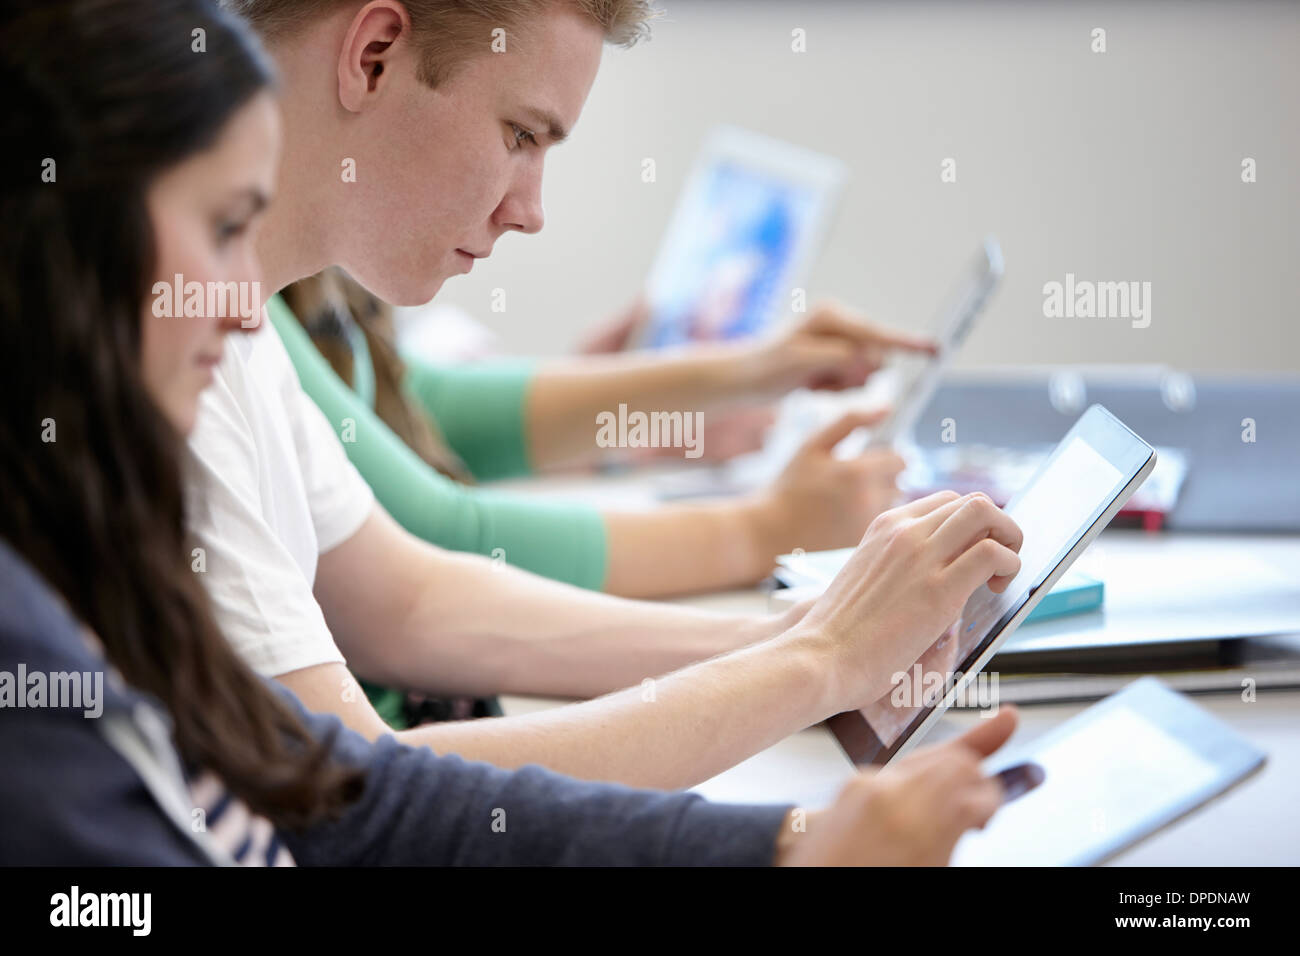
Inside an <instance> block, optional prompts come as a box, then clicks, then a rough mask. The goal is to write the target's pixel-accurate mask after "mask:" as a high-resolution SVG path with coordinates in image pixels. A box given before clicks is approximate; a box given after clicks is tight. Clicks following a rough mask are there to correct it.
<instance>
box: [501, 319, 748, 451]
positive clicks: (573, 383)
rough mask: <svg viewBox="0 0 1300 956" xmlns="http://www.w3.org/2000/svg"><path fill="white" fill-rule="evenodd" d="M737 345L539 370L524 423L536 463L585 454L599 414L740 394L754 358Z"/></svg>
mask: <svg viewBox="0 0 1300 956" xmlns="http://www.w3.org/2000/svg"><path fill="white" fill-rule="evenodd" d="M743 355H744V352H743V349H742V348H741V347H740V346H735V345H710V346H697V347H695V348H692V349H689V350H682V351H680V352H665V353H654V354H649V355H646V354H636V353H632V354H623V355H601V356H584V357H583V358H582V359H581V360H557V361H554V362H550V363H547V364H546V365H543V366H542V367H541V368H540V369H538V371H537V373H536V375H535V376H534V379H533V382H532V385H531V387H530V389H529V392H528V398H527V406H526V409H525V422H526V426H527V436H528V445H529V459H530V461H531V462H532V464H533V467H535V468H546V467H555V466H559V465H571V464H575V463H578V462H584V461H590V460H592V459H593V458H595V457H596V456H597V454H598V453H599V451H600V449H599V447H598V446H597V444H596V432H597V423H596V416H598V415H599V414H601V413H602V412H610V413H613V414H615V415H617V414H618V411H619V406H620V405H626V406H627V410H628V412H637V411H639V412H646V413H649V412H655V411H662V412H673V411H677V412H683V413H687V412H697V411H704V410H706V409H708V408H710V407H714V406H716V405H719V404H721V403H724V402H727V401H734V400H737V399H740V398H743V397H745V396H746V395H747V394H748V393H749V391H750V390H751V388H752V384H753V382H754V381H755V380H756V377H755V370H754V369H753V367H752V364H753V363H750V362H746V361H744V360H743Z"/></svg>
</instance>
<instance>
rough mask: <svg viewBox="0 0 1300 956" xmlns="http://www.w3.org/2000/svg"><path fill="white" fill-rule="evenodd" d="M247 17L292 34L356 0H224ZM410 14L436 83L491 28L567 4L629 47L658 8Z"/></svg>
mask: <svg viewBox="0 0 1300 956" xmlns="http://www.w3.org/2000/svg"><path fill="white" fill-rule="evenodd" d="M222 2H223V3H224V5H225V6H227V7H229V8H230V9H232V10H234V11H236V12H237V13H239V14H240V15H242V16H244V17H245V18H247V19H248V20H249V22H250V23H252V24H253V26H254V27H255V28H256V29H257V31H258V32H259V33H261V34H262V36H263V37H264V38H265V39H266V40H267V42H268V43H274V42H275V41H277V40H280V39H282V38H284V37H286V36H289V35H292V34H293V33H295V32H296V31H297V30H298V29H300V28H301V27H302V26H303V25H304V24H306V23H307V22H309V21H311V20H312V19H314V18H316V17H318V16H320V15H321V14H322V13H332V12H333V11H334V10H335V9H337V8H339V7H341V6H343V5H344V4H346V3H358V2H359V0H222ZM401 2H402V4H403V6H405V7H406V10H407V13H409V14H410V17H411V27H412V30H413V32H414V42H415V43H416V45H417V46H418V47H419V49H420V52H421V56H422V59H421V65H420V79H421V80H423V81H424V82H425V83H428V84H429V85H430V86H437V85H438V84H439V83H441V82H443V81H444V80H446V79H447V77H449V76H450V75H451V74H452V72H453V71H454V70H455V69H456V67H458V66H460V65H461V64H462V63H464V62H465V61H466V60H468V59H470V58H471V57H472V56H474V55H475V53H476V52H484V53H486V52H488V51H489V50H490V48H491V43H492V41H493V37H494V34H493V31H494V30H496V29H498V28H500V29H504V30H505V31H506V33H507V35H509V34H511V33H515V32H520V31H526V29H527V24H528V22H529V21H530V20H532V19H534V18H536V17H538V16H540V15H541V14H542V13H544V12H546V11H547V10H549V9H552V8H556V7H569V8H571V9H576V10H577V11H578V12H579V13H581V14H582V15H583V16H585V17H587V18H588V19H589V20H591V21H592V22H593V23H595V24H596V25H597V26H599V27H600V28H601V30H602V31H604V34H605V39H606V42H608V43H612V44H613V45H615V46H620V47H625V48H626V47H630V46H633V45H635V44H636V43H637V42H638V41H640V40H645V39H649V37H650V22H651V21H652V20H653V19H655V18H656V17H658V16H659V15H660V13H661V12H662V11H660V10H658V9H657V8H656V7H655V5H654V0H401Z"/></svg>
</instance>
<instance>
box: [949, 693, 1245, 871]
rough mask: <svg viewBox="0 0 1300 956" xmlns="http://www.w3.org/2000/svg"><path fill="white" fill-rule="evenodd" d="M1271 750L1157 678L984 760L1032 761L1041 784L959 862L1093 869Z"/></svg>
mask: <svg viewBox="0 0 1300 956" xmlns="http://www.w3.org/2000/svg"><path fill="white" fill-rule="evenodd" d="M1265 760H1266V756H1265V754H1264V752H1263V751H1262V750H1260V749H1259V748H1258V747H1256V746H1255V745H1254V744H1252V743H1250V742H1249V741H1247V740H1246V739H1244V738H1243V737H1241V736H1240V735H1239V734H1237V733H1236V732H1235V731H1234V730H1233V729H1232V728H1231V727H1229V726H1228V725H1227V724H1225V723H1223V721H1221V720H1219V719H1218V718H1216V717H1215V716H1214V715H1213V714H1210V713H1208V712H1207V711H1206V710H1205V709H1203V708H1201V707H1198V706H1197V705H1196V704H1194V703H1192V701H1190V700H1189V699H1188V698H1186V697H1184V696H1183V695H1182V694H1178V693H1175V692H1174V691H1172V690H1170V689H1169V688H1168V687H1167V686H1165V685H1164V684H1163V683H1161V682H1160V681H1159V680H1157V679H1156V678H1154V677H1144V678H1142V679H1141V680H1137V681H1134V682H1133V683H1131V684H1129V685H1128V686H1127V687H1125V688H1124V689H1123V690H1121V691H1119V692H1118V693H1115V694H1112V695H1111V696H1110V697H1108V698H1106V699H1105V700H1103V701H1101V702H1100V703H1098V704H1095V705H1093V706H1092V707H1089V708H1088V709H1087V710H1085V711H1084V712H1083V713H1081V714H1079V715H1078V716H1076V717H1074V718H1072V719H1071V720H1068V721H1066V722H1065V723H1064V724H1062V725H1061V726H1060V727H1057V728H1056V729H1055V730H1053V731H1051V732H1049V733H1047V734H1045V735H1044V736H1042V737H1039V738H1037V739H1036V740H1033V741H1031V742H1030V743H1028V744H1027V745H1025V746H1022V747H1012V748H1008V750H1007V752H1006V753H1001V752H1000V753H997V754H994V755H993V756H992V757H990V758H989V759H988V760H987V761H985V764H984V766H985V769H986V770H987V771H988V772H989V773H997V772H998V771H1000V770H1002V769H1004V768H1006V767H1010V766H1013V765H1015V764H1017V763H1022V762H1024V761H1033V762H1034V763H1036V764H1038V765H1039V766H1040V767H1042V768H1043V771H1044V777H1043V782H1042V783H1040V784H1039V785H1038V786H1037V788H1035V789H1033V790H1031V791H1029V792H1028V793H1027V794H1025V795H1024V796H1021V797H1019V798H1018V799H1017V800H1015V801H1014V802H1012V803H1008V804H1006V805H1005V806H1003V807H1002V808H1001V809H1000V810H998V812H997V813H996V814H995V815H994V816H993V819H992V820H990V821H989V823H988V825H987V826H986V827H985V828H984V829H983V830H974V831H971V832H970V833H967V834H966V835H965V836H963V837H962V838H961V840H960V841H958V843H957V847H956V849H955V850H954V852H953V857H952V863H953V865H955V866H1091V865H1092V864H1095V863H1100V862H1102V861H1104V860H1106V859H1108V858H1110V857H1112V856H1114V855H1115V854H1117V853H1119V852H1120V851H1121V850H1124V849H1126V848H1128V847H1130V846H1132V845H1133V844H1135V843H1137V842H1139V841H1141V840H1144V839H1146V838H1147V837H1149V836H1151V835H1152V834H1153V833H1155V832H1157V831H1158V830H1160V829H1162V828H1164V827H1166V826H1168V825H1169V824H1170V823H1172V822H1174V821H1175V820H1177V819H1179V818H1180V817H1183V816H1185V815H1186V814H1188V813H1190V812H1191V811H1192V810H1194V809H1196V808H1197V807H1199V806H1201V805H1202V804H1204V803H1206V802H1207V801H1209V800H1212V799H1214V798H1215V797H1217V796H1219V795H1221V794H1223V793H1224V792H1226V791H1227V790H1228V789H1230V788H1231V787H1232V786H1233V785H1234V784H1236V783H1238V782H1240V781H1241V780H1244V779H1245V778H1247V777H1249V776H1250V775H1251V774H1253V773H1254V772H1255V771H1257V770H1258V769H1259V768H1260V767H1262V766H1263V765H1264V762H1265Z"/></svg>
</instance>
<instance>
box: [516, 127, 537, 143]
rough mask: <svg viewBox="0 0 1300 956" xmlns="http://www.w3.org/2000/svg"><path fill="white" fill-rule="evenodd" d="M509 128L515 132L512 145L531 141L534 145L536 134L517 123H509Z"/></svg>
mask: <svg viewBox="0 0 1300 956" xmlns="http://www.w3.org/2000/svg"><path fill="white" fill-rule="evenodd" d="M510 130H511V132H513V133H514V134H515V142H514V145H515V146H516V147H518V146H519V145H521V144H523V143H531V144H532V145H534V146H536V145H537V135H536V134H535V133H534V132H533V131H532V130H530V129H526V128H525V127H523V126H520V125H519V124H518V123H511V124H510Z"/></svg>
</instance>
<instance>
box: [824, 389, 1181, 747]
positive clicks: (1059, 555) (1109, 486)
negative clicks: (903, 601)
mask: <svg viewBox="0 0 1300 956" xmlns="http://www.w3.org/2000/svg"><path fill="white" fill-rule="evenodd" d="M1155 463H1156V453H1155V451H1153V450H1152V448H1151V446H1150V445H1148V444H1147V443H1146V442H1144V441H1143V440H1142V439H1141V438H1139V437H1138V436H1137V435H1135V434H1134V433H1133V432H1132V431H1130V430H1129V429H1128V428H1127V427H1126V426H1125V425H1124V424H1123V423H1122V422H1121V421H1120V420H1119V419H1118V418H1116V417H1115V416H1114V415H1112V414H1111V413H1110V412H1108V411H1107V410H1106V409H1105V408H1103V407H1102V406H1100V405H1093V406H1092V407H1091V408H1089V409H1088V410H1087V411H1086V412H1084V413H1083V415H1082V416H1081V417H1080V418H1079V420H1078V421H1077V422H1075V424H1074V427H1072V428H1071V429H1070V430H1069V432H1067V433H1066V435H1065V437H1064V438H1062V439H1061V441H1060V443H1059V444H1058V445H1057V446H1056V448H1055V449H1054V450H1053V451H1052V453H1051V454H1050V455H1049V456H1048V457H1047V458H1046V459H1045V460H1044V461H1043V462H1042V464H1040V465H1039V467H1038V470H1037V471H1036V472H1035V474H1034V476H1033V477H1032V478H1031V479H1030V480H1029V482H1028V484H1027V485H1026V486H1025V487H1024V488H1022V489H1021V490H1020V492H1019V493H1018V494H1016V495H1015V496H1014V497H1013V498H1012V499H1011V500H1010V501H1009V502H1008V503H1007V506H1006V508H1005V509H1004V510H1005V511H1006V512H1007V513H1008V514H1009V515H1011V517H1012V518H1014V519H1015V521H1016V524H1018V525H1019V526H1020V530H1021V531H1022V532H1023V533H1024V543H1023V544H1022V545H1021V548H1020V562H1021V564H1020V573H1019V574H1017V575H1016V576H1015V577H1014V578H1013V579H1012V580H1011V582H1010V583H1009V584H1008V585H1007V587H1006V589H1005V590H1004V591H1003V592H1002V593H1001V594H995V593H994V592H993V591H991V590H989V588H988V586H987V585H981V586H980V587H979V589H978V590H976V591H975V593H974V594H972V595H971V597H970V600H968V601H967V602H966V606H965V607H964V608H963V609H962V613H961V616H960V617H959V618H958V619H957V622H956V623H955V624H954V625H953V626H952V627H951V628H949V630H948V631H947V632H946V633H945V634H944V635H942V636H941V637H940V638H939V639H938V640H936V641H935V643H934V644H933V645H931V647H930V648H929V650H927V651H926V652H925V654H924V655H923V656H922V658H921V660H920V661H919V662H917V663H916V664H914V665H913V668H912V669H909V671H908V672H907V673H905V674H903V675H902V676H901V677H900V676H896V675H891V678H894V684H895V686H894V690H893V692H891V693H890V694H888V695H886V697H885V698H884V699H883V700H881V701H878V702H876V703H875V704H873V705H871V706H869V707H867V708H866V709H864V710H854V711H848V712H846V713H843V714H837V715H836V716H834V717H832V718H831V719H830V720H829V721H828V722H827V724H828V726H829V727H830V729H831V731H832V733H833V734H834V735H835V738H836V739H837V740H838V741H839V742H840V745H841V746H842V747H843V748H844V751H845V753H847V754H848V756H849V758H850V759H851V760H853V761H854V763H859V764H885V763H888V762H889V761H891V760H893V759H895V758H896V757H898V756H900V755H902V754H904V753H906V752H907V751H908V750H910V749H911V748H912V747H914V746H915V745H916V744H917V743H918V742H919V741H920V740H921V738H922V737H923V736H925V734H926V732H927V731H929V729H930V728H931V727H932V726H934V724H935V723H936V722H937V721H938V719H939V718H940V716H942V714H943V712H944V711H945V710H947V709H948V708H949V707H950V706H952V704H953V701H954V700H955V699H956V698H957V696H958V694H963V695H968V696H967V697H966V699H967V700H969V699H970V698H969V694H968V687H969V688H971V689H970V691H969V693H978V692H979V690H980V688H979V687H976V686H974V685H972V683H971V682H972V681H974V679H975V678H976V675H978V674H979V672H980V671H981V670H983V669H984V666H985V665H986V664H987V663H988V662H989V659H990V658H991V657H992V656H993V654H994V652H995V651H997V649H998V648H999V647H1000V646H1001V645H1002V643H1003V642H1004V641H1006V639H1007V638H1008V637H1010V636H1011V634H1012V633H1013V632H1014V631H1015V629H1016V628H1017V627H1019V626H1020V624H1021V622H1022V621H1024V619H1025V618H1026V617H1028V616H1029V613H1030V612H1031V611H1032V610H1033V609H1034V608H1035V607H1036V606H1037V604H1038V602H1039V601H1040V600H1042V598H1043V597H1044V596H1045V595H1046V594H1047V592H1048V591H1050V590H1051V589H1052V585H1054V584H1055V583H1056V582H1057V580H1059V579H1060V577H1061V575H1063V574H1065V572H1066V571H1068V570H1069V568H1070V565H1072V564H1073V563H1074V561H1075V559H1076V558H1078V556H1079V555H1080V554H1082V553H1083V551H1084V549H1085V548H1087V547H1088V545H1089V544H1091V543H1092V541H1093V539H1094V538H1096V537H1097V535H1098V534H1100V533H1101V531H1102V529H1103V528H1105V527H1106V525H1108V524H1109V523H1110V521H1111V519H1112V518H1114V517H1115V514H1116V513H1117V512H1118V511H1119V510H1120V508H1122V507H1123V506H1124V503H1125V502H1126V501H1128V499H1129V498H1130V497H1131V496H1132V494H1133V492H1134V491H1136V490H1137V488H1138V486H1139V485H1141V484H1142V482H1143V481H1145V480H1146V477H1147V475H1149V474H1151V469H1152V468H1154V467H1155ZM918 665H919V666H920V668H921V670H920V671H919V672H917V671H916V670H915V668H916V667H917V666H918ZM931 675H933V676H931ZM977 702H978V701H977Z"/></svg>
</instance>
